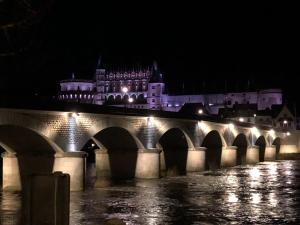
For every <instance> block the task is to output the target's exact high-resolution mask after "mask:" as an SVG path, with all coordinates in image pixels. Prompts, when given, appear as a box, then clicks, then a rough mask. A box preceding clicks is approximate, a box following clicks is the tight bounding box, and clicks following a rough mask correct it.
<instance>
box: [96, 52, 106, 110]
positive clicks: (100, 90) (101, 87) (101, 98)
mask: <svg viewBox="0 0 300 225" xmlns="http://www.w3.org/2000/svg"><path fill="white" fill-rule="evenodd" d="M95 79H96V88H97V95H96V96H95V103H96V104H97V105H103V104H104V102H105V69H102V68H101V56H100V57H99V58H98V62H97V67H96V73H95Z"/></svg>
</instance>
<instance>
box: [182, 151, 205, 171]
mask: <svg viewBox="0 0 300 225" xmlns="http://www.w3.org/2000/svg"><path fill="white" fill-rule="evenodd" d="M205 153H206V148H205V147H196V148H189V149H188V154H187V163H186V172H188V173H189V172H200V171H203V170H205Z"/></svg>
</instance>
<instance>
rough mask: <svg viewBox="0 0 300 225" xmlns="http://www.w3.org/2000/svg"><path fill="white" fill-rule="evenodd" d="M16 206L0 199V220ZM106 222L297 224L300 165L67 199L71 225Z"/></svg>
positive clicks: (147, 183) (11, 197)
mask: <svg viewBox="0 0 300 225" xmlns="http://www.w3.org/2000/svg"><path fill="white" fill-rule="evenodd" d="M19 200H20V199H19V196H18V195H17V194H8V193H2V195H0V210H1V211H0V212H1V214H2V215H12V214H15V215H16V214H19V211H17V210H18V209H19V208H20V204H19ZM16 211H17V212H16ZM109 218H120V219H122V220H124V221H125V222H126V224H130V225H131V224H149V225H156V224H178V225H182V224H300V161H278V162H268V163H267V162H266V163H260V164H258V165H255V166H239V167H235V168H231V169H227V170H219V171H214V172H204V173H196V174H192V175H188V176H183V177H174V178H163V179H160V180H139V181H126V182H123V183H122V184H119V185H117V186H114V187H110V188H103V189H94V190H92V189H91V190H88V191H85V192H74V193H71V222H70V224H71V225H77V224H78V225H79V224H80V225H81V224H84V225H96V224H97V225H98V224H104V221H105V220H107V219H109ZM3 224H5V223H3Z"/></svg>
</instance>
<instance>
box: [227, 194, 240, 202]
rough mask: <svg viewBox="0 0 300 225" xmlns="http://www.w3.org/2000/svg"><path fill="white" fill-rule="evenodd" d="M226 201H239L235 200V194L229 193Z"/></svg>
mask: <svg viewBox="0 0 300 225" xmlns="http://www.w3.org/2000/svg"><path fill="white" fill-rule="evenodd" d="M227 201H228V202H231V203H234V202H238V201H239V199H238V198H237V196H236V194H235V193H229V195H228V198H227Z"/></svg>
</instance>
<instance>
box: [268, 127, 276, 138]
mask: <svg viewBox="0 0 300 225" xmlns="http://www.w3.org/2000/svg"><path fill="white" fill-rule="evenodd" d="M269 135H270V136H271V137H272V138H274V136H275V131H274V130H273V129H271V130H269Z"/></svg>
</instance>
